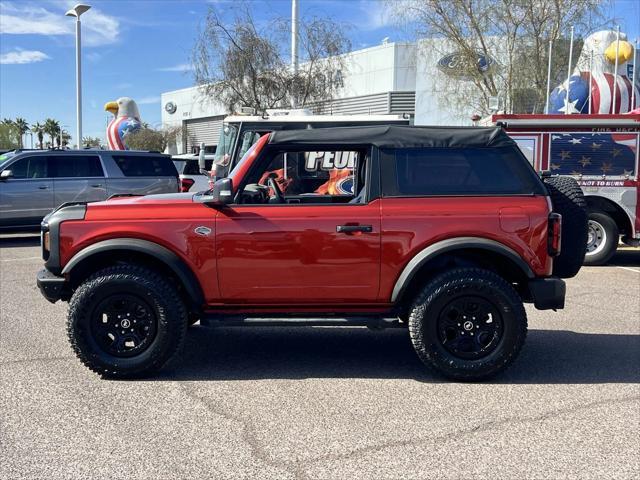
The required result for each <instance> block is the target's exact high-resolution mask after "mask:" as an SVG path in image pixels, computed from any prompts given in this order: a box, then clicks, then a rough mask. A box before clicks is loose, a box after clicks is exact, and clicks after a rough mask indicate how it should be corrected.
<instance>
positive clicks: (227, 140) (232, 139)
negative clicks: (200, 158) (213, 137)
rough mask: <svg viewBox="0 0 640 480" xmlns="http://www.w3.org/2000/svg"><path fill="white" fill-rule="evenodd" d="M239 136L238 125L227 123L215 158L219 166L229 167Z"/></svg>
mask: <svg viewBox="0 0 640 480" xmlns="http://www.w3.org/2000/svg"><path fill="white" fill-rule="evenodd" d="M237 136H238V127H237V126H236V125H233V124H230V123H225V124H224V125H223V126H222V131H221V132H220V140H218V146H217V148H216V153H215V156H214V161H215V163H216V164H217V165H225V166H226V165H228V164H229V161H230V160H231V154H232V153H233V147H234V145H235V143H236V137H237Z"/></svg>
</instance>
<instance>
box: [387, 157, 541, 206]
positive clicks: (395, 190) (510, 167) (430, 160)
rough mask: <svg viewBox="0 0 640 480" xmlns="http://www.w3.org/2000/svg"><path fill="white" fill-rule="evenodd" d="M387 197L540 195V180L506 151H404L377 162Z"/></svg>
mask: <svg viewBox="0 0 640 480" xmlns="http://www.w3.org/2000/svg"><path fill="white" fill-rule="evenodd" d="M381 176H382V192H383V195H386V196H429V195H434V196H437V195H469V196H473V195H516V194H543V193H544V190H543V189H542V187H541V185H540V180H539V179H538V177H537V176H536V175H535V172H534V171H533V170H532V168H531V167H530V166H529V165H527V163H526V162H524V160H523V158H522V157H521V156H520V155H519V154H518V152H514V151H512V150H511V149H510V148H502V149H490V148H449V149H443V148H409V149H397V150H387V151H385V152H384V154H383V159H382V175H381Z"/></svg>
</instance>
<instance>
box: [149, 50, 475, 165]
mask: <svg viewBox="0 0 640 480" xmlns="http://www.w3.org/2000/svg"><path fill="white" fill-rule="evenodd" d="M447 47H448V46H447V45H446V44H444V43H443V42H442V41H441V40H436V39H433V40H423V41H420V42H419V43H418V44H416V43H396V42H384V43H382V44H381V45H377V46H374V47H369V48H365V49H362V50H357V51H353V52H350V53H348V54H346V56H345V60H346V61H345V62H344V70H343V71H338V72H336V75H335V76H334V81H336V82H338V87H339V88H338V93H337V95H336V96H335V98H334V99H333V100H332V101H330V102H325V103H323V104H322V105H318V106H311V109H312V110H314V113H318V114H327V115H355V114H360V115H367V114H370V115H373V114H406V115H410V116H411V117H413V118H414V122H415V124H417V125H470V124H471V120H470V117H471V115H472V114H473V113H474V112H471V111H463V112H461V111H460V108H459V106H458V108H457V111H456V110H454V109H453V108H451V106H450V102H449V101H448V100H447V96H448V95H450V93H449V92H450V91H451V82H452V78H450V77H449V76H448V75H446V74H445V73H443V72H442V71H441V70H440V69H438V68H436V67H437V64H438V62H439V61H440V60H441V59H442V58H443V57H444V56H446V55H447V54H451V51H450V50H451V49H450V48H447ZM161 99H162V100H161V101H162V124H163V127H180V128H181V132H182V135H181V136H180V137H179V138H178V141H177V143H176V145H174V146H171V148H170V150H172V151H171V152H170V153H172V154H175V153H187V152H191V151H193V149H194V147H195V146H196V145H199V144H200V142H204V143H205V145H207V146H215V145H217V143H218V137H219V135H220V130H221V127H222V120H223V119H224V117H225V116H227V115H228V114H229V113H230V112H228V111H226V109H225V108H224V106H223V105H221V104H220V103H218V102H216V101H215V99H213V98H211V97H208V96H206V95H205V94H204V93H203V92H202V90H201V89H200V88H199V87H190V88H185V89H181V90H174V91H171V92H165V93H163V94H162V95H161Z"/></svg>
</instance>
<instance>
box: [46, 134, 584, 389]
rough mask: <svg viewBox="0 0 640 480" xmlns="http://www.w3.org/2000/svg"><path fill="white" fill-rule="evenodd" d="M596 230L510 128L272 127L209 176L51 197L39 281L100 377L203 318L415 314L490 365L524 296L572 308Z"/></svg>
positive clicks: (434, 346) (455, 374) (518, 321)
mask: <svg viewBox="0 0 640 480" xmlns="http://www.w3.org/2000/svg"><path fill="white" fill-rule="evenodd" d="M586 236H587V217H586V212H585V209H584V198H583V197H582V193H581V191H580V189H579V187H578V186H577V184H576V182H575V181H574V180H573V179H571V178H565V177H546V178H543V179H541V178H540V177H539V176H538V175H537V174H536V173H535V172H534V170H533V168H532V167H531V165H530V164H529V162H527V160H526V158H525V157H524V156H523V155H522V153H521V152H520V150H519V149H518V147H517V146H516V144H515V143H514V141H513V140H511V139H510V138H509V137H508V136H507V135H506V134H505V133H504V132H503V130H502V129H501V128H495V127H493V128H420V127H405V126H372V127H350V128H327V129H322V130H299V131H279V132H273V133H267V134H265V135H263V136H262V137H261V138H260V139H259V140H258V142H257V143H255V144H254V145H253V146H252V147H251V149H249V150H248V151H247V153H246V154H245V155H244V156H243V158H242V159H241V160H240V162H239V163H238V164H237V165H236V167H235V168H234V169H233V171H232V172H230V174H229V175H228V177H225V178H221V179H219V180H217V181H216V183H215V184H214V187H213V189H212V190H210V191H207V192H201V193H198V194H192V193H182V194H166V195H151V196H141V197H129V198H115V199H112V200H108V201H105V202H98V203H90V204H85V203H76V204H70V205H66V206H62V207H61V208H58V209H57V210H56V211H55V212H54V213H52V214H51V215H49V216H48V217H47V218H46V219H45V220H44V221H43V223H42V254H43V258H44V261H45V269H43V270H42V271H41V272H40V273H39V274H38V277H37V282H38V286H39V287H40V290H41V291H42V293H43V295H44V296H45V297H46V298H47V299H48V300H50V301H52V302H55V301H57V300H59V299H62V300H65V301H69V302H70V305H69V315H68V323H67V329H68V335H69V339H70V341H71V345H72V347H73V349H74V350H75V352H76V354H77V355H78V357H79V358H80V360H81V361H82V362H83V363H84V364H85V365H86V366H87V367H89V368H90V369H91V370H93V371H95V372H98V373H99V374H101V375H102V376H104V377H115V378H125V377H134V376H141V375H147V374H149V373H150V372H152V371H154V370H157V369H159V368H160V367H162V366H163V365H164V364H165V363H166V362H167V361H168V360H169V359H171V358H172V357H173V356H174V355H175V354H176V352H177V351H178V350H179V349H180V347H181V345H182V343H183V340H184V337H185V332H186V330H187V327H188V326H189V324H191V323H195V322H196V321H200V322H201V324H204V325H263V324H266V325H293V324H299V325H343V326H345V325H346V326H365V325H366V326H369V327H373V328H379V327H400V328H406V329H407V331H408V334H409V336H410V338H411V341H412V342H413V346H414V347H415V350H416V352H417V353H418V355H419V357H420V358H421V359H422V361H423V362H424V363H425V364H426V365H427V366H429V367H431V368H432V369H433V370H435V371H436V372H438V373H440V374H442V375H444V376H447V377H449V378H453V379H458V380H479V379H484V378H487V377H489V376H491V375H494V374H496V373H498V372H501V371H502V370H504V369H505V368H506V367H507V366H508V365H509V364H511V363H512V362H513V360H514V359H515V358H516V356H517V355H518V352H519V351H520V349H521V348H522V345H523V343H524V341H525V336H526V331H527V316H526V313H525V309H524V307H523V302H527V303H532V304H533V305H534V306H535V307H536V308H538V309H561V308H563V306H564V300H565V283H564V281H563V280H562V278H563V277H564V278H566V277H571V276H573V275H575V274H576V273H577V271H578V269H579V268H580V265H581V264H582V261H583V259H584V253H585V248H586ZM561 240H562V251H561Z"/></svg>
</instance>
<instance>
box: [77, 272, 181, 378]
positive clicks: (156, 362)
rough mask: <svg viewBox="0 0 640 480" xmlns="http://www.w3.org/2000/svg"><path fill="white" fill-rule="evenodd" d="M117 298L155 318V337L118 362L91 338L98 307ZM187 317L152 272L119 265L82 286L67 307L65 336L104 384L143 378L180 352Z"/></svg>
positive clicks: (163, 280) (170, 289) (174, 293)
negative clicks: (139, 301) (137, 302)
mask: <svg viewBox="0 0 640 480" xmlns="http://www.w3.org/2000/svg"><path fill="white" fill-rule="evenodd" d="M118 294H127V295H134V296H137V297H139V298H143V299H144V301H145V302H146V303H147V304H148V305H149V306H150V308H151V310H152V311H153V314H154V315H155V319H156V321H155V336H154V338H153V339H152V340H150V344H149V345H148V347H146V349H145V350H143V351H142V352H141V353H139V354H137V355H135V356H131V357H127V358H122V357H119V356H114V355H112V354H109V353H108V352H106V351H104V350H103V349H101V348H100V347H99V346H98V344H97V342H96V340H95V337H94V336H92V334H91V327H90V322H91V318H92V314H95V312H94V309H97V308H98V307H97V305H98V304H99V303H100V302H101V301H103V300H105V299H107V298H109V296H114V295H118ZM186 329H187V311H186V309H185V306H184V303H183V301H182V299H181V298H180V295H179V294H178V291H177V290H176V288H175V287H174V286H173V285H172V284H171V282H169V281H168V280H167V279H166V278H164V277H162V276H161V275H159V274H158V273H156V272H154V271H153V270H149V269H147V268H144V267H141V266H137V265H118V266H114V267H109V268H105V269H103V270H100V271H98V272H97V273H95V274H93V275H92V276H91V277H89V278H88V279H87V280H86V281H85V282H83V283H82V284H81V285H80V286H79V287H78V288H77V289H76V291H75V292H74V294H73V296H72V297H71V301H70V303H69V315H68V319H67V335H68V337H69V341H70V343H71V347H72V348H73V350H74V351H75V353H76V355H77V356H78V358H79V359H80V361H81V362H82V363H83V364H84V365H85V366H87V367H88V368H89V369H91V370H93V371H94V372H96V373H98V374H99V375H101V376H102V377H105V378H133V377H141V376H146V375H149V374H151V373H153V372H154V371H156V370H158V369H160V368H161V367H162V366H163V365H164V364H165V363H167V362H168V361H169V360H170V359H171V358H172V357H173V356H174V355H175V354H176V352H177V351H178V350H179V349H180V348H181V346H182V344H183V342H184V337H185V334H186Z"/></svg>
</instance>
